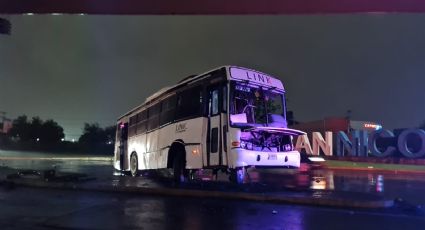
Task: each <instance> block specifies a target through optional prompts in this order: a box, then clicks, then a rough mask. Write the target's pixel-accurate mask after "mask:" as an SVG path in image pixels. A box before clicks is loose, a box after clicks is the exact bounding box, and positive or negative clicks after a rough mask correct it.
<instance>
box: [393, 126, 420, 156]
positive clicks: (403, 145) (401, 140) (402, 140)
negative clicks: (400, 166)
mask: <svg viewBox="0 0 425 230" xmlns="http://www.w3.org/2000/svg"><path fill="white" fill-rule="evenodd" d="M409 135H416V136H417V137H418V139H419V140H420V147H419V148H418V150H417V151H416V152H412V151H411V150H410V149H409V147H408V146H407V141H408V137H409ZM397 146H398V150H399V151H400V152H401V153H402V154H403V155H404V156H406V157H408V158H418V157H422V156H424V155H425V131H424V130H422V129H406V130H404V131H403V132H402V133H401V134H400V136H398V140H397Z"/></svg>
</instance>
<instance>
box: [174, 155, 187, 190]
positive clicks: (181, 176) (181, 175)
mask: <svg viewBox="0 0 425 230" xmlns="http://www.w3.org/2000/svg"><path fill="white" fill-rule="evenodd" d="M184 168H185V167H184V159H183V157H182V156H181V155H177V156H175V157H174V159H173V179H174V182H175V183H177V184H179V183H181V182H184V181H185V169H184Z"/></svg>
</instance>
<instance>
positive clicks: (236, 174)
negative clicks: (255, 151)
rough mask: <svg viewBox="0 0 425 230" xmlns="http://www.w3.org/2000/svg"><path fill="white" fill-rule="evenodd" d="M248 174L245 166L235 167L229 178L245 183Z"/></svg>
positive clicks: (237, 182)
mask: <svg viewBox="0 0 425 230" xmlns="http://www.w3.org/2000/svg"><path fill="white" fill-rule="evenodd" d="M246 175H247V174H246V169H245V168H244V167H241V168H235V169H232V170H231V171H230V176H229V180H230V181H231V182H233V183H236V184H243V182H244V180H245V177H246Z"/></svg>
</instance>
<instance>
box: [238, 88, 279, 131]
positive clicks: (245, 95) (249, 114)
mask: <svg viewBox="0 0 425 230" xmlns="http://www.w3.org/2000/svg"><path fill="white" fill-rule="evenodd" d="M231 90H232V94H231V95H232V98H231V103H232V104H231V115H230V121H231V123H232V124H233V125H243V124H249V125H254V126H272V127H286V120H285V117H284V108H285V107H284V105H285V104H284V95H283V92H277V91H275V90H273V89H267V88H262V87H256V86H250V85H247V84H233V86H232V87H231Z"/></svg>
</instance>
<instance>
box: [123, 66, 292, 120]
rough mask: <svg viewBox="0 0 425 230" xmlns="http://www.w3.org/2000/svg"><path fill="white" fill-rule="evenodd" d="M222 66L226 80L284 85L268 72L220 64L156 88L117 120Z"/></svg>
mask: <svg viewBox="0 0 425 230" xmlns="http://www.w3.org/2000/svg"><path fill="white" fill-rule="evenodd" d="M223 68H225V69H226V73H227V79H228V80H236V81H244V82H253V83H254V84H258V85H263V86H268V87H273V88H276V89H279V90H281V91H284V87H283V84H282V82H281V81H280V80H278V79H276V78H275V77H272V76H270V75H268V74H265V73H262V72H259V71H257V70H253V69H248V68H244V67H239V66H220V67H217V68H214V69H211V70H209V71H207V72H205V73H202V74H198V75H192V76H189V77H186V78H185V79H183V80H182V81H180V82H178V83H177V84H175V85H173V86H166V87H163V88H162V89H160V90H158V91H157V92H155V93H154V94H152V95H150V96H149V97H147V98H146V100H145V101H144V102H143V103H142V104H141V105H139V106H137V107H135V108H133V109H132V110H130V111H128V112H127V113H125V114H123V115H122V116H120V117H119V118H118V120H120V119H122V118H123V117H126V116H128V115H130V114H131V113H133V112H134V111H136V110H139V109H140V108H142V107H143V106H145V105H147V104H148V103H149V102H150V101H152V100H154V99H155V98H158V97H160V96H161V95H163V94H166V93H167V92H169V91H171V90H173V89H176V88H179V87H181V86H183V85H186V84H188V83H190V82H193V81H196V80H199V79H201V78H203V77H206V76H207V75H208V74H209V73H211V72H214V71H217V70H219V69H223Z"/></svg>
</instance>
